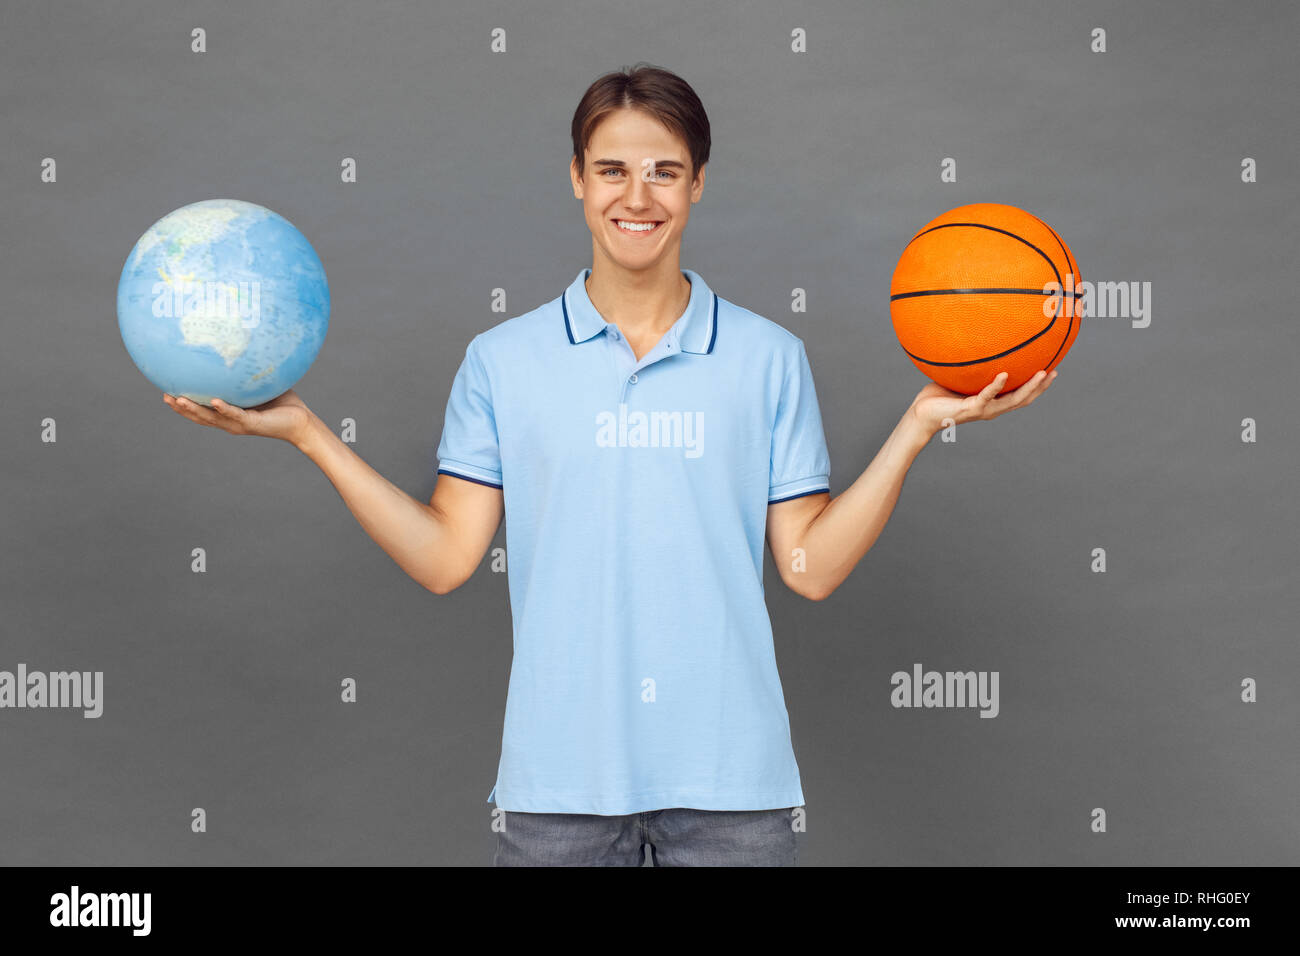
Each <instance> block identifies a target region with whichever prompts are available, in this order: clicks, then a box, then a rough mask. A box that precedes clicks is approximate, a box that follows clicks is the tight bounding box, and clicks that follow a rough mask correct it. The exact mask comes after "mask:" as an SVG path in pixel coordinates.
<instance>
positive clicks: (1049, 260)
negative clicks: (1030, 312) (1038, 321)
mask: <svg viewBox="0 0 1300 956" xmlns="http://www.w3.org/2000/svg"><path fill="white" fill-rule="evenodd" d="M1029 215H1031V216H1032V215H1033V213H1030V214H1029ZM1034 218H1035V219H1038V217H1037V216H1034ZM1038 221H1039V222H1042V220H1041V219H1039V220H1038ZM957 226H969V227H971V228H972V229H987V230H989V231H990V232H1000V233H1002V235H1004V236H1010V237H1011V238H1012V239H1015V240H1017V241H1018V242H1023V243H1024V244H1025V245H1027V246H1028V247H1029V248H1030V249H1033V250H1034V252H1036V253H1038V254H1039V255H1040V256H1042V257H1043V261H1044V262H1046V263H1047V264H1048V265H1049V266H1051V267H1052V275H1054V276H1056V284H1057V285H1058V286H1060V287H1061V288H1062V289H1064V288H1065V283H1064V282H1062V281H1061V270H1060V269H1058V268H1056V263H1055V262H1053V261H1052V257H1051V256H1049V255H1048V254H1047V253H1045V252H1044V251H1043V250H1042V249H1039V248H1038V247H1037V246H1036V245H1034V244H1033V243H1032V242H1030V241H1029V240H1028V239H1026V238H1024V237H1023V236H1017V235H1016V234H1015V233H1014V232H1010V231H1009V230H1006V229H999V228H998V227H997V226H986V225H984V223H982V222H945V223H942V224H941V225H938V226H931V227H930V228H929V229H924V230H922V231H921V232H918V233H917V234H916V235H915V236H913V237H912V238H911V239H910V240H909V241H908V243H907V245H909V246H910V245H911V244H912V243H913V242H916V240H918V239H920V238H921V237H922V236H924V235H925V234H926V233H929V232H934V231H935V230H936V229H954V228H956V227H957ZM1058 241H1059V240H1058ZM903 251H904V252H906V251H907V249H906V247H904V249H903Z"/></svg>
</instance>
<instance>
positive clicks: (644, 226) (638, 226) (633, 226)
mask: <svg viewBox="0 0 1300 956" xmlns="http://www.w3.org/2000/svg"><path fill="white" fill-rule="evenodd" d="M616 221H617V222H618V228H620V229H626V230H627V231H628V232H649V231H650V230H651V229H653V228H654V227H655V226H657V225H659V223H657V222H640V223H638V222H624V221H623V220H622V219H619V220H616Z"/></svg>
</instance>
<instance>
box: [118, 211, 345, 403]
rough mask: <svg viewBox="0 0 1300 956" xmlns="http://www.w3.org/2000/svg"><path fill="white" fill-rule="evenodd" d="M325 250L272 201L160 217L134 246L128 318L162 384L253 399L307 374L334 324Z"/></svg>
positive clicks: (179, 391)
mask: <svg viewBox="0 0 1300 956" xmlns="http://www.w3.org/2000/svg"><path fill="white" fill-rule="evenodd" d="M329 314H330V292H329V285H328V284H327V283H326V281H325V269H324V267H323V266H322V265H321V261H320V257H319V256H317V255H316V250H314V249H313V248H312V247H311V244H310V243H309V242H308V241H307V240H306V238H304V237H303V235H302V233H300V232H299V231H298V230H297V229H295V228H294V226H293V224H292V223H290V222H289V221H288V220H287V219H285V218H284V217H283V216H280V215H278V214H277V213H275V212H272V211H271V210H270V209H267V208H266V207H264V206H258V205H256V204H254V203H250V202H242V201H240V200H238V199H208V200H205V201H203V202H196V203H191V204H190V205H188V206H182V207H181V208H180V209H177V210H175V211H174V212H170V213H168V214H167V215H166V216H163V218H161V219H159V220H158V221H157V222H156V223H154V224H153V225H152V226H150V227H149V231H148V232H146V233H145V234H144V235H143V236H141V237H140V240H139V241H138V242H137V243H136V244H135V248H133V249H132V250H131V254H130V255H129V256H127V257H126V264H125V265H124V266H123V267H122V276H121V279H120V280H119V281H118V284H117V322H118V328H119V330H120V331H121V333H122V342H123V344H125V345H126V350H127V352H128V353H129V354H130V356H131V359H132V361H134V362H135V364H136V367H137V368H139V369H140V371H141V372H143V373H144V376H145V378H147V379H148V380H149V381H150V382H152V383H153V384H154V385H155V386H157V387H158V388H159V389H161V390H162V391H164V392H167V393H168V394H171V395H183V396H185V397H186V398H188V399H191V400H192V401H195V402H199V403H201V404H203V405H211V404H212V399H213V398H214V397H215V398H220V399H221V400H222V401H224V402H227V403H229V404H231V405H238V406H239V407H241V408H251V407H252V406H254V405H261V404H262V403H263V402H267V401H270V400H271V399H272V398H275V397H276V396H277V395H281V394H283V393H284V392H286V391H288V390H289V389H291V388H293V386H294V385H295V384H296V383H297V381H298V380H299V379H300V378H302V376H303V375H305V374H306V372H307V369H308V368H310V367H311V363H312V362H314V361H315V360H316V355H317V353H318V352H320V348H321V345H322V344H323V343H324V341H325V332H326V330H327V329H328V327H329Z"/></svg>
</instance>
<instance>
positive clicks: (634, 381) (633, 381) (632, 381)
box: [628, 372, 636, 385]
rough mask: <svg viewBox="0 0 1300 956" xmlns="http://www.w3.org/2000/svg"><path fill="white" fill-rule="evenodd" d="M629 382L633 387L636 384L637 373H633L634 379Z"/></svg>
mask: <svg viewBox="0 0 1300 956" xmlns="http://www.w3.org/2000/svg"><path fill="white" fill-rule="evenodd" d="M628 381H629V382H631V383H632V384H633V385H635V384H636V372H633V373H632V377H631V378H629V379H628Z"/></svg>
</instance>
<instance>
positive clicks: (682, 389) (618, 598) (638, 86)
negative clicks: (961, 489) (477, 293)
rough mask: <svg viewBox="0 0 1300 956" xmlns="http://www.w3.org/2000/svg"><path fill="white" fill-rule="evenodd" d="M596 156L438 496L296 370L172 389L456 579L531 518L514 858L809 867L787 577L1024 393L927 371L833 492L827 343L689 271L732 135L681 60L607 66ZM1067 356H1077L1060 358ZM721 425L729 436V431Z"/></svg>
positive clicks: (510, 763) (462, 373) (861, 526)
mask: <svg viewBox="0 0 1300 956" xmlns="http://www.w3.org/2000/svg"><path fill="white" fill-rule="evenodd" d="M572 139H573V159H572V161H571V164H570V178H571V182H572V186H573V192H574V196H575V197H577V198H578V199H580V200H581V201H582V208H583V213H584V216H585V217H586V220H587V227H588V228H589V229H590V230H591V235H592V264H591V267H590V268H587V269H583V270H582V271H581V272H579V273H578V275H577V276H576V277H575V278H574V280H573V281H572V283H570V285H569V287H568V288H567V289H565V290H564V292H563V293H562V294H561V295H559V296H557V297H556V298H554V299H552V300H551V301H550V302H547V303H545V304H544V305H542V306H541V307H540V308H538V309H536V310H534V311H532V312H529V313H526V314H524V315H520V316H516V317H514V318H511V319H507V320H506V321H504V322H501V323H500V324H498V325H496V326H494V327H492V328H490V329H488V330H487V331H485V332H482V333H480V334H479V335H477V336H475V337H474V339H473V340H472V341H471V342H470V343H469V345H468V347H467V349H466V352H465V357H464V360H463V361H462V363H461V365H460V369H459V370H458V371H457V373H456V377H455V381H454V382H453V384H452V388H451V394H450V398H449V400H448V403H447V408H446V414H445V418H444V425H443V431H442V436H441V440H440V441H439V444H438V450H437V455H438V475H439V478H438V482H437V485H436V487H435V489H434V492H433V496H432V498H431V499H430V501H429V503H428V504H427V505H424V504H421V503H420V502H417V501H415V500H414V499H412V498H410V497H409V496H407V495H406V494H405V493H404V492H402V491H400V490H399V489H397V488H396V487H395V486H393V485H392V484H391V483H389V482H387V481H386V480H385V479H383V478H382V476H380V475H379V474H378V473H376V472H375V471H374V470H373V469H371V468H370V467H369V466H367V465H366V464H365V463H364V462H363V461H361V459H360V458H359V457H357V455H356V454H355V453H354V452H353V451H352V450H351V449H350V448H349V447H348V446H346V445H345V444H343V443H342V442H340V441H339V439H338V437H337V436H335V435H334V434H333V433H332V432H331V431H330V430H329V429H328V428H327V427H326V426H325V425H324V424H323V423H322V422H321V421H320V419H319V418H317V417H316V416H315V415H313V414H311V412H310V411H309V410H308V409H307V408H306V406H305V404H304V403H303V402H302V400H301V399H299V398H298V397H297V395H295V394H294V393H293V392H292V391H290V392H288V393H286V394H285V395H284V396H281V397H280V398H277V399H276V400H274V401H273V402H269V403H267V405H265V406H262V407H261V408H259V409H255V410H242V409H237V408H233V407H231V406H228V405H225V404H224V403H221V402H214V409H213V410H209V409H206V408H204V407H202V406H197V405H194V404H193V403H189V402H186V401H184V400H172V399H170V397H169V399H168V400H169V402H171V404H173V406H174V407H175V408H176V410H177V411H178V412H180V413H181V414H184V415H186V416H187V417H190V418H192V419H194V420H195V421H200V422H203V423H204V424H209V425H215V426H217V427H220V428H223V429H225V430H227V431H230V432H232V433H235V434H262V435H271V436H273V437H278V438H283V439H286V440H289V441H292V442H293V443H294V444H295V445H296V446H297V447H298V448H300V449H301V450H302V451H303V452H304V453H305V454H307V455H308V456H309V457H310V458H311V459H312V460H313V461H314V462H316V463H317V465H319V466H320V468H321V469H322V471H324V473H325V474H326V476H327V477H329V479H330V481H332V482H333V483H334V485H335V487H336V488H337V489H338V490H339V493H340V494H341V495H342V497H343V499H344V501H345V502H346V503H347V505H348V507H349V508H350V509H351V511H352V513H353V514H354V515H355V516H356V517H357V519H358V521H360V522H361V524H362V525H363V527H364V528H365V529H366V531H367V532H368V533H369V534H370V535H371V537H373V538H374V539H375V541H376V542H378V543H379V544H380V546H381V547H383V548H384V550H385V551H387V552H388V554H390V555H391V556H392V557H393V559H394V560H395V561H396V562H397V563H398V564H399V565H400V566H401V567H402V568H403V569H404V570H406V571H407V573H409V574H410V575H411V576H412V577H414V578H415V579H416V580H417V581H419V582H420V583H422V584H423V585H424V586H425V587H427V588H428V589H429V590H431V591H433V592H434V593H436V594H446V593H447V592H449V591H451V590H453V589H454V588H456V587H459V586H460V585H461V584H462V583H464V582H465V581H466V580H467V579H468V578H469V577H470V575H471V574H472V573H473V572H474V570H475V569H476V568H477V567H478V565H479V563H480V562H481V561H482V558H483V556H484V554H485V553H486V551H487V548H488V546H489V545H490V544H491V541H492V538H493V536H494V535H495V533H496V531H497V529H498V527H499V526H500V522H501V518H502V516H503V515H504V516H505V518H506V541H507V548H508V553H509V556H510V564H509V589H510V604H511V610H512V617H513V628H514V660H513V664H512V667H511V671H510V684H509V690H508V695H507V700H506V709H505V728H504V733H503V735H502V742H501V759H500V765H499V768H498V773H497V778H496V784H495V786H494V787H493V788H492V791H491V793H490V794H489V795H488V800H489V801H495V803H496V805H497V807H498V808H500V809H502V810H504V811H505V814H504V823H505V825H504V828H502V829H501V830H500V832H499V834H498V845H497V853H496V863H497V864H498V865H612V866H636V865H640V863H641V862H642V857H643V853H644V851H645V848H646V847H649V849H650V853H651V857H652V859H653V860H654V862H655V863H657V864H659V865H791V864H793V863H794V862H795V860H796V855H797V853H796V850H797V844H796V836H795V832H794V828H793V822H794V814H793V810H794V808H797V807H799V806H801V805H802V804H803V801H804V794H803V789H802V784H801V781H800V776H799V768H798V765H797V764H796V761H795V755H794V751H793V748H792V746H791V743H790V728H789V722H788V719H787V715H786V708H785V701H784V697H783V693H782V688H781V682H780V678H779V677H778V675H777V668H776V659H775V655H774V652H773V642H772V628H771V623H770V620H769V618H768V614H767V607H766V605H765V603H764V597H763V593H764V592H763V547H764V543H765V541H766V543H767V544H768V545H769V546H770V547H771V550H772V554H773V557H774V558H775V563H776V567H777V569H778V571H779V573H780V575H781V579H782V581H783V582H784V583H785V584H786V585H787V586H788V587H790V588H791V589H792V590H793V591H795V592H796V593H797V594H800V595H802V596H804V597H806V598H809V599H811V600H821V599H823V598H825V597H827V596H828V595H830V594H831V593H832V592H833V591H834V590H835V588H836V587H838V586H839V584H840V583H841V582H842V581H844V579H845V578H846V577H847V576H848V574H849V573H850V572H851V571H852V570H853V568H854V566H855V565H856V564H857V562H858V561H859V560H860V559H861V557H862V556H863V554H865V553H866V551H867V550H868V549H869V548H870V547H871V545H872V543H873V542H874V541H875V540H876V538H877V536H878V535H879V534H880V531H881V529H882V528H883V527H884V525H885V522H886V521H887V520H888V518H889V514H890V512H891V511H892V510H893V507H894V504H895V502H896V501H897V500H898V495H899V492H900V490H901V488H902V484H903V479H904V476H905V475H906V472H907V470H908V468H909V466H910V465H911V463H912V461H913V460H914V459H915V457H916V455H917V454H918V453H919V452H920V450H921V449H922V448H923V447H924V446H925V445H926V443H927V442H928V441H929V440H930V438H931V437H932V436H933V435H934V433H935V432H936V431H938V430H939V428H940V427H941V424H942V423H943V421H944V419H952V420H953V421H954V422H957V423H961V422H968V421H974V420H976V419H987V418H994V417H996V416H997V415H1000V414H1002V413H1003V412H1005V411H1007V410H1009V409H1012V408H1015V407H1018V406H1022V405H1028V404H1030V403H1031V402H1032V401H1033V399H1034V398H1035V397H1036V396H1037V395H1038V394H1041V392H1042V391H1043V389H1045V388H1046V387H1047V384H1048V382H1049V381H1050V379H1048V378H1047V377H1046V376H1045V373H1042V372H1040V373H1039V374H1038V375H1036V376H1035V377H1034V378H1033V379H1031V380H1030V381H1029V382H1027V383H1026V384H1025V385H1024V386H1022V387H1021V388H1020V389H1018V390H1017V391H1016V392H1014V393H1013V394H1011V395H1009V396H1004V397H995V396H996V395H997V392H998V390H999V389H1000V387H1001V385H1002V383H1003V382H1004V381H1005V377H1004V376H1003V375H999V376H998V378H997V379H995V380H994V381H993V382H992V383H990V385H989V386H988V387H987V388H986V389H985V390H984V391H983V392H981V393H980V394H978V395H974V396H969V397H968V396H963V395H958V394H956V393H954V392H949V391H947V390H945V389H943V388H940V387H939V386H937V385H933V384H931V385H927V386H926V387H925V388H924V389H922V391H921V393H920V394H919V395H918V396H917V397H916V399H915V400H914V401H913V402H912V403H911V405H910V406H909V407H908V408H907V410H906V411H905V412H904V413H903V415H902V417H901V418H900V419H899V422H898V424H897V426H896V427H895V428H894V430H893V432H892V433H891V434H890V436H889V438H888V439H887V440H886V441H885V443H884V446H883V447H882V448H881V450H880V452H879V453H878V454H877V455H876V457H875V459H874V460H873V461H872V462H871V464H870V465H869V466H868V467H867V469H866V470H865V471H864V472H862V474H861V475H859V476H858V477H857V478H856V480H854V482H853V483H852V484H851V485H850V486H849V487H848V488H847V489H846V490H845V491H844V492H843V493H842V494H840V495H839V496H838V497H836V498H834V499H831V497H830V494H829V490H830V481H829V479H830V458H829V455H828V453H827V449H826V440H825V436H824V434H823V430H822V421H821V413H820V410H819V408H818V403H817V394H816V390H815V388H814V386H813V378H812V372H811V369H810V367H809V362H808V357H807V354H806V353H805V350H804V346H803V343H802V342H801V341H800V340H799V339H798V338H797V337H796V336H794V335H792V334H791V333H790V332H788V331H786V330H785V329H783V328H781V327H780V326H779V325H777V324H775V323H774V322H771V321H769V320H767V319H765V318H763V317H761V316H759V315H756V314H755V313H753V312H751V311H749V310H748V309H745V308H743V307H741V306H739V305H737V304H735V303H733V302H731V301H729V300H727V299H725V298H723V297H721V296H719V295H718V294H717V293H716V292H715V291H714V290H713V289H712V288H710V286H709V285H708V284H707V283H706V282H705V281H704V279H703V277H701V276H700V275H699V274H698V273H697V272H694V271H692V270H690V269H682V268H681V264H680V256H681V241H682V235H683V232H684V230H685V229H686V225H687V223H688V222H689V220H690V215H691V207H692V205H693V204H694V203H697V202H698V201H699V199H700V196H701V194H702V192H703V189H704V176H705V165H706V164H707V162H708V159H709V148H710V134H709V122H708V117H707V115H706V114H705V111H704V107H703V105H702V104H701V103H700V100H699V98H698V97H697V96H696V94H695V92H694V91H693V90H692V89H691V87H690V86H689V85H688V84H687V83H686V82H685V81H684V80H682V79H681V78H680V77H678V76H676V75H674V74H672V73H669V72H667V71H665V70H661V69H658V68H654V67H648V66H640V65H639V66H637V67H634V68H633V69H631V70H626V71H622V72H617V73H611V74H608V75H606V76H603V77H601V78H600V79H598V80H597V81H596V82H595V83H594V84H592V86H591V87H590V88H589V89H588V90H587V92H586V94H585V95H584V96H583V98H582V100H581V102H580V103H579V105H578V108H577V111H576V113H575V114H574V117H573V123H572ZM1053 374H1055V373H1053ZM706 436H707V440H706Z"/></svg>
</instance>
